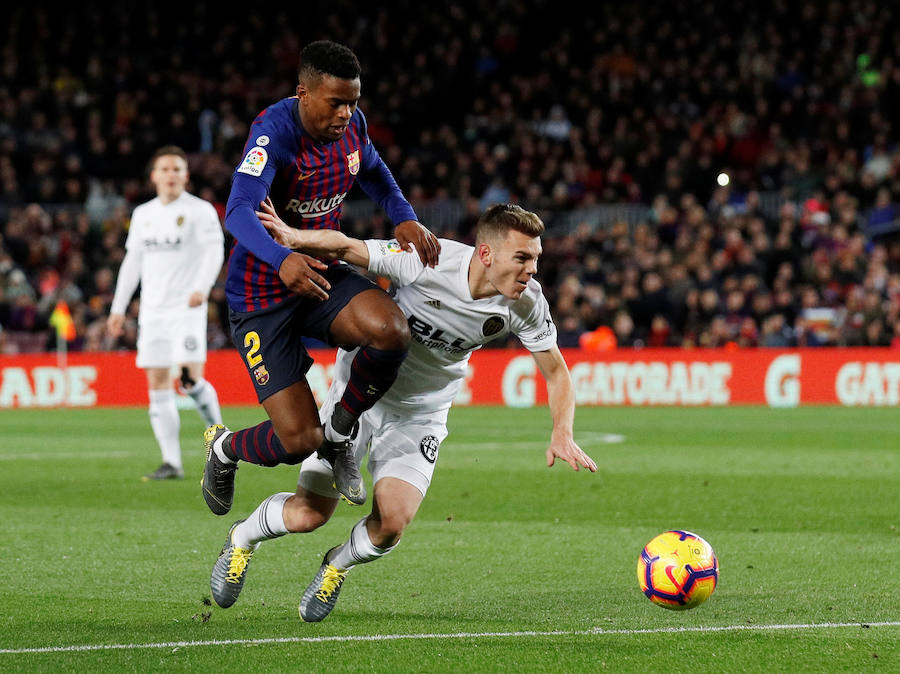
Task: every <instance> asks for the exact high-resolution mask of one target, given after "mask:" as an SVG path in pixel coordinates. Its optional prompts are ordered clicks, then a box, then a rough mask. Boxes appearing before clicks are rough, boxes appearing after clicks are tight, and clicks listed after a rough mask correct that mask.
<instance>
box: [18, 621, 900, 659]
mask: <svg viewBox="0 0 900 674" xmlns="http://www.w3.org/2000/svg"><path fill="white" fill-rule="evenodd" d="M840 627H861V628H867V627H900V621H892V622H856V623H801V624H795V625H721V626H711V627H657V628H653V629H638V630H625V629H622V630H608V629H604V628H603V627H594V628H592V629H589V630H575V631H571V630H554V631H552V632H537V631H527V632H453V633H447V634H370V635H345V636H328V637H271V638H268V639H214V640H209V641H162V642H156V643H149V644H85V645H80V646H44V647H41V648H3V649H0V653H7V654H10V655H23V654H26V653H72V652H84V651H118V650H137V649H140V648H189V647H192V646H261V645H264V644H300V643H304V644H309V643H324V642H332V641H344V642H349V641H397V640H400V639H496V638H503V637H565V636H576V637H582V636H602V635H610V634H619V635H631V634H673V633H682V632H739V631H766V630H811V629H834V628H840Z"/></svg>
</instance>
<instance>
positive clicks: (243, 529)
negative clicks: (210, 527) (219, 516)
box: [231, 491, 293, 549]
mask: <svg viewBox="0 0 900 674" xmlns="http://www.w3.org/2000/svg"><path fill="white" fill-rule="evenodd" d="M291 496H293V494H292V493H291V492H289V491H283V492H280V493H278V494H272V495H271V496H270V497H269V498H267V499H266V500H265V501H263V502H262V503H260V504H259V506H257V508H256V510H254V511H253V514H251V515H250V517H248V518H247V519H246V520H244V521H243V522H241V523H240V524H238V525H237V526H236V527H235V528H234V533H232V534H231V540H232V542H233V543H234V544H235V545H236V546H237V547H239V548H244V549H249V548H254V549H255V548H256V546H258V545H259V544H260V543H261V542H262V541H268V540H270V539H272V538H279V537H280V536H284V535H285V534H286V533H289V532H288V530H287V527H286V526H284V504H285V501H287V500H288V499H289V498H290V497H291Z"/></svg>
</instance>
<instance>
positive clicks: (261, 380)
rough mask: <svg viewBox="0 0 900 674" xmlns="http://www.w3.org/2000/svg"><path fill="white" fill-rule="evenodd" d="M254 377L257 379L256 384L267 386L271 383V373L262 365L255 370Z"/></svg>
mask: <svg viewBox="0 0 900 674" xmlns="http://www.w3.org/2000/svg"><path fill="white" fill-rule="evenodd" d="M253 376H254V377H256V383H257V384H259V385H260V386H265V385H266V384H268V383H269V371H268V370H267V369H266V366H265V365H260V366H259V367H258V368H256V369H255V370H253Z"/></svg>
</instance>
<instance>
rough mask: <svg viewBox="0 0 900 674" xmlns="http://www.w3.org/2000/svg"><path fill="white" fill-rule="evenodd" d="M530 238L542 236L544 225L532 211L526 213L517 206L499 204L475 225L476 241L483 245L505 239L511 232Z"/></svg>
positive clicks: (483, 215) (484, 214) (490, 209)
mask: <svg viewBox="0 0 900 674" xmlns="http://www.w3.org/2000/svg"><path fill="white" fill-rule="evenodd" d="M511 229H514V230H515V231H517V232H521V233H522V234H526V235H528V236H532V237H534V236H540V235H541V234H543V233H544V223H543V221H541V219H540V218H539V217H538V216H537V214H535V213H532V212H531V211H526V210H525V209H524V208H522V207H521V206H517V205H516V204H497V205H495V206H491V207H490V208H488V209H487V210H486V211H485V212H484V213H482V214H481V217H480V218H478V223H477V224H476V225H475V241H476V242H478V243H482V242H484V241H486V240H489V239H492V240H496V239H505V238H506V235H507V234H508V233H509V230H511Z"/></svg>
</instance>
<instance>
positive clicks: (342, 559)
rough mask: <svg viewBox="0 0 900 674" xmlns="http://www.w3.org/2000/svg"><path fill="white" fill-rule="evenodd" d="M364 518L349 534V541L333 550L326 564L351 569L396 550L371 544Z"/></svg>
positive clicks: (394, 546) (393, 546)
mask: <svg viewBox="0 0 900 674" xmlns="http://www.w3.org/2000/svg"><path fill="white" fill-rule="evenodd" d="M366 519H367V518H366V517H363V518H362V519H361V520H360V521H359V522H357V523H356V526H354V527H353V530H352V531H351V532H350V540H349V541H347V542H346V543H344V544H343V545H342V546H341V547H339V548H338V549H337V550H335V552H334V554H333V555H332V556H331V559H329V560H328V562H329V563H330V564H331V565H332V566H335V567H337V568H338V569H342V570H346V569H352V568H353V567H354V566H356V565H357V564H365V563H366V562H371V561H373V560H375V559H378V558H379V557H384V556H385V555H386V554H387V553H389V552H390V551H391V550H393V549H394V548H396V547H397V546H396V545H392V546H391V547H389V548H379V547H376V546H375V544H373V543H372V540H371V539H370V538H369V532H368V530H367V529H366Z"/></svg>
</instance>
